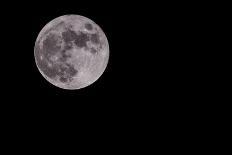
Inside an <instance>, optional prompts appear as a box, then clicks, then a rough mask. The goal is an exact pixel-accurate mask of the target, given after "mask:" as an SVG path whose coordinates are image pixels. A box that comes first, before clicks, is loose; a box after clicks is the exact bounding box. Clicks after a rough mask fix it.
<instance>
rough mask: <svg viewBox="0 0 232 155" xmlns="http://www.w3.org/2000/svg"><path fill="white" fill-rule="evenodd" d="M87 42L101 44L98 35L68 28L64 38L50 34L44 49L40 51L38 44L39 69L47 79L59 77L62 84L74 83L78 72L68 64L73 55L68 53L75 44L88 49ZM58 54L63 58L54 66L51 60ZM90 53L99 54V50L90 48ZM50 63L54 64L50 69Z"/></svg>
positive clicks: (36, 47) (63, 33)
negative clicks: (62, 45)
mask: <svg viewBox="0 0 232 155" xmlns="http://www.w3.org/2000/svg"><path fill="white" fill-rule="evenodd" d="M89 28H90V27H89ZM61 39H62V40H63V42H64V48H63V49H61V45H60V44H59V43H60V41H61ZM87 41H91V42H92V43H94V44H99V43H100V40H99V36H98V34H97V33H96V34H87V33H83V32H78V33H76V32H75V31H73V30H71V29H68V28H66V30H65V31H64V32H62V37H60V36H57V35H56V34H53V33H50V34H48V36H47V38H46V39H45V40H44V41H43V48H42V49H40V47H39V43H37V45H36V46H35V57H36V60H37V65H38V67H39V68H40V69H41V71H42V72H43V73H44V74H45V75H46V76H47V77H49V78H51V79H54V78H55V77H56V76H58V77H59V80H60V82H63V83H66V82H70V81H72V79H73V77H74V76H75V75H76V74H77V73H78V71H77V70H76V69H75V68H74V66H73V65H71V64H68V63H67V60H68V59H69V58H71V55H70V54H69V53H67V51H68V50H70V49H72V48H73V45H74V44H75V45H76V46H77V47H79V48H88V47H87ZM57 52H60V54H61V57H60V58H59V60H58V61H59V62H60V63H58V64H54V63H53V62H52V61H51V60H50V59H49V58H50V57H51V56H53V55H54V54H56V53H57ZM90 52H91V53H93V54H95V53H97V50H96V49H94V48H90ZM40 55H43V57H44V59H43V60H41V59H40ZM49 63H50V64H52V66H51V67H48V64H49Z"/></svg>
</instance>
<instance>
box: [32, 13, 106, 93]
mask: <svg viewBox="0 0 232 155" xmlns="http://www.w3.org/2000/svg"><path fill="white" fill-rule="evenodd" d="M34 55H35V60H36V64H37V67H38V69H39V71H40V72H41V74H42V75H43V76H44V78H45V79H47V81H49V82H50V83H52V84H53V85H55V86H57V87H60V88H63V89H80V88H83V87H86V86H88V85H90V84H92V83H93V82H95V81H96V80H97V79H98V78H99V77H100V76H101V75H102V74H103V72H104V70H105V68H106V66H107V63H108V59H109V45H108V41H107V38H106V36H105V34H104V32H103V31H102V29H101V28H100V27H99V26H98V25H97V24H96V23H94V22H93V21H92V20H90V19H88V18H86V17H83V16H79V15H64V16H60V17H58V18H55V19H54V20H52V21H51V22H49V23H48V24H47V25H45V27H44V28H43V29H42V30H41V32H40V33H39V35H38V37H37V40H36V43H35V48H34Z"/></svg>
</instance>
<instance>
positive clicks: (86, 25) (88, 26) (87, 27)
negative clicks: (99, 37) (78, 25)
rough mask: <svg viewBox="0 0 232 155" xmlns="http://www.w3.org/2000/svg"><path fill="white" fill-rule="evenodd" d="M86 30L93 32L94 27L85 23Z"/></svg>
mask: <svg viewBox="0 0 232 155" xmlns="http://www.w3.org/2000/svg"><path fill="white" fill-rule="evenodd" d="M85 28H86V29H87V30H92V29H93V26H92V24H90V23H85Z"/></svg>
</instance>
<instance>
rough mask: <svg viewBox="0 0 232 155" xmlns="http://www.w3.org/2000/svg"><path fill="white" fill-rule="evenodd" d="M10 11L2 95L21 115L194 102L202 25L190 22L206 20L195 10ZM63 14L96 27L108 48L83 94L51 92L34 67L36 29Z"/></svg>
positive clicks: (92, 7)
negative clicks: (28, 110) (37, 110)
mask: <svg viewBox="0 0 232 155" xmlns="http://www.w3.org/2000/svg"><path fill="white" fill-rule="evenodd" d="M14 5H15V6H13V7H12V9H10V10H7V11H5V12H4V16H3V17H2V18H3V20H2V21H4V22H3V23H2V26H3V28H2V34H3V35H2V36H3V37H2V39H3V40H2V42H3V45H2V46H4V51H5V52H2V53H3V54H6V56H3V57H4V58H3V60H2V63H3V66H6V67H3V70H4V74H3V75H2V76H3V78H4V80H3V81H4V82H3V89H4V94H6V95H4V96H5V97H6V96H7V98H8V99H9V100H12V99H16V100H15V101H14V102H20V104H19V105H21V104H22V102H24V104H25V107H26V106H28V105H30V106H34V105H43V106H48V107H53V106H57V105H58V106H62V107H63V106H64V107H66V106H67V105H69V106H71V107H73V108H74V109H76V108H77V107H78V106H86V105H89V106H93V107H95V106H96V107H97V106H100V107H102V109H107V108H105V107H111V108H112V109H115V107H116V109H117V108H118V109H124V108H125V109H130V108H131V107H136V108H139V107H143V106H144V104H145V105H146V106H154V105H160V103H163V102H169V101H170V100H176V99H177V100H180V101H184V100H185V97H186V96H191V95H192V92H190V91H189V88H190V87H192V86H194V85H195V84H197V82H196V81H197V79H198V78H199V77H196V78H194V80H193V79H192V78H193V77H195V75H194V72H190V70H191V71H194V69H193V67H197V65H196V64H194V65H195V66H194V65H193V64H191V62H193V61H194V58H195V57H196V55H197V54H198V53H197V52H198V51H199V50H198V49H197V47H196V45H197V44H202V42H201V41H199V39H195V38H196V37H197V35H198V33H199V31H198V30H199V27H201V28H202V25H203V24H202V23H201V24H199V23H197V22H195V21H196V20H198V21H199V20H200V21H202V22H204V20H205V19H206V18H205V19H204V16H203V15H202V14H201V17H202V16H203V19H201V18H199V16H198V15H197V14H196V12H194V11H193V7H192V5H190V4H185V7H182V5H181V4H179V3H170V2H167V3H154V4H153V3H149V2H147V3H139V2H133V3H129V2H128V3H125V2H104V3H103V2H102V3H101V2H94V3H93V2H91V3H90V2H86V3H85V1H84V2H79V1H78V2H69V3H58V2H55V3H53V2H49V3H48V2H45V3H43V2H25V3H14ZM16 6H17V7H16ZM174 6H175V7H174ZM7 7H8V5H6V8H7ZM200 10H201V8H198V11H200ZM65 14H78V15H82V16H86V17H88V18H90V19H92V20H93V21H95V22H96V23H97V24H98V25H99V26H100V27H101V28H102V29H103V31H104V32H105V34H106V36H107V38H108V41H109V46H110V58H109V63H108V66H107V68H106V70H105V72H104V74H103V75H102V76H101V77H100V78H99V79H98V80H97V81H96V82H95V83H94V84H92V85H90V86H88V87H86V88H84V89H80V90H72V91H70V90H63V89H60V88H57V87H55V86H53V85H52V84H50V83H49V82H47V81H46V80H45V79H44V78H43V76H41V74H40V72H39V71H38V69H37V67H36V64H35V60H34V44H35V40H36V38H37V36H38V34H39V32H40V31H41V29H42V28H43V27H44V26H45V25H46V24H47V23H48V22H50V21H51V20H52V19H54V18H56V17H59V16H61V15H65ZM203 28H204V27H203ZM189 36H191V37H189ZM198 46H199V45H198ZM196 49H197V50H198V51H197V50H196ZM2 50H3V49H2ZM186 51H188V52H186ZM194 51H195V53H193V52H194ZM197 61H201V60H197ZM199 63H200V62H199ZM192 69H193V70H192ZM155 103H158V104H155ZM14 104H15V103H14ZM43 106H41V108H42V107H43ZM69 106H68V107H67V108H71V107H69ZM146 106H145V107H146ZM96 107H95V108H96ZM123 107H124V108H123ZM59 108H60V107H59ZM145 109H146V108H145Z"/></svg>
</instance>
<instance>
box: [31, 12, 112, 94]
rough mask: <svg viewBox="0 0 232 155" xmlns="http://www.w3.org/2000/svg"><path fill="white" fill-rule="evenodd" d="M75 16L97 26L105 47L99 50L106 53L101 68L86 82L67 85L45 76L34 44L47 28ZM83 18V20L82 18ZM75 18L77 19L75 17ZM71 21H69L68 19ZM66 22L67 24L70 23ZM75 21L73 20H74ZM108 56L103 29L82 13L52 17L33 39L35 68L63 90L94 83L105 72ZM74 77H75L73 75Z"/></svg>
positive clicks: (106, 40)
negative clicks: (36, 55) (34, 39)
mask: <svg viewBox="0 0 232 155" xmlns="http://www.w3.org/2000/svg"><path fill="white" fill-rule="evenodd" d="M76 17H79V18H81V19H82V20H81V21H79V22H80V23H81V22H83V21H88V22H90V23H92V24H93V25H95V26H96V27H98V28H99V30H100V35H103V38H104V39H105V41H104V43H105V48H104V49H102V50H101V52H105V53H106V55H105V56H104V57H103V58H102V60H103V61H104V62H103V68H101V69H100V71H99V72H98V73H97V76H96V75H95V77H94V78H93V79H92V80H91V81H89V82H88V83H83V84H81V85H80V86H77V85H74V86H69V85H66V84H63V83H60V82H59V81H56V80H54V79H51V78H49V77H47V76H46V75H45V74H44V73H43V72H42V70H41V69H40V68H39V67H38V64H37V63H38V62H37V59H36V57H35V52H36V50H35V49H36V46H39V44H38V43H39V40H40V39H41V38H42V37H43V35H44V33H45V32H46V31H47V30H49V29H50V28H52V27H53V26H55V25H56V24H59V23H60V22H62V21H64V22H65V24H67V21H68V20H70V19H71V18H76ZM83 19H84V20H83ZM75 20H78V19H75ZM69 22H71V21H69ZM69 22H68V24H70V23H69ZM74 23H75V22H74ZM109 56H110V50H109V42H108V39H107V37H106V34H105V33H104V31H103V30H102V29H101V27H100V26H99V25H98V24H96V23H95V22H94V21H92V20H91V19H89V18H87V17H84V16H82V15H76V14H66V15H62V16H59V17H56V18H54V19H52V20H51V21H50V22H48V23H47V24H46V25H45V26H44V27H43V28H42V29H41V31H40V32H39V35H38V36H37V38H36V41H35V46H34V59H35V62H36V66H37V68H38V69H39V72H40V73H41V74H42V76H43V77H44V78H45V79H46V80H47V81H48V82H49V83H51V84H52V85H54V86H56V87H59V88H61V89H65V90H78V89H82V88H85V87H88V86H90V85H92V84H93V83H95V82H96V81H97V80H98V79H100V77H101V76H102V75H103V73H104V72H105V70H106V68H107V66H108V62H109ZM74 78H75V77H74Z"/></svg>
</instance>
